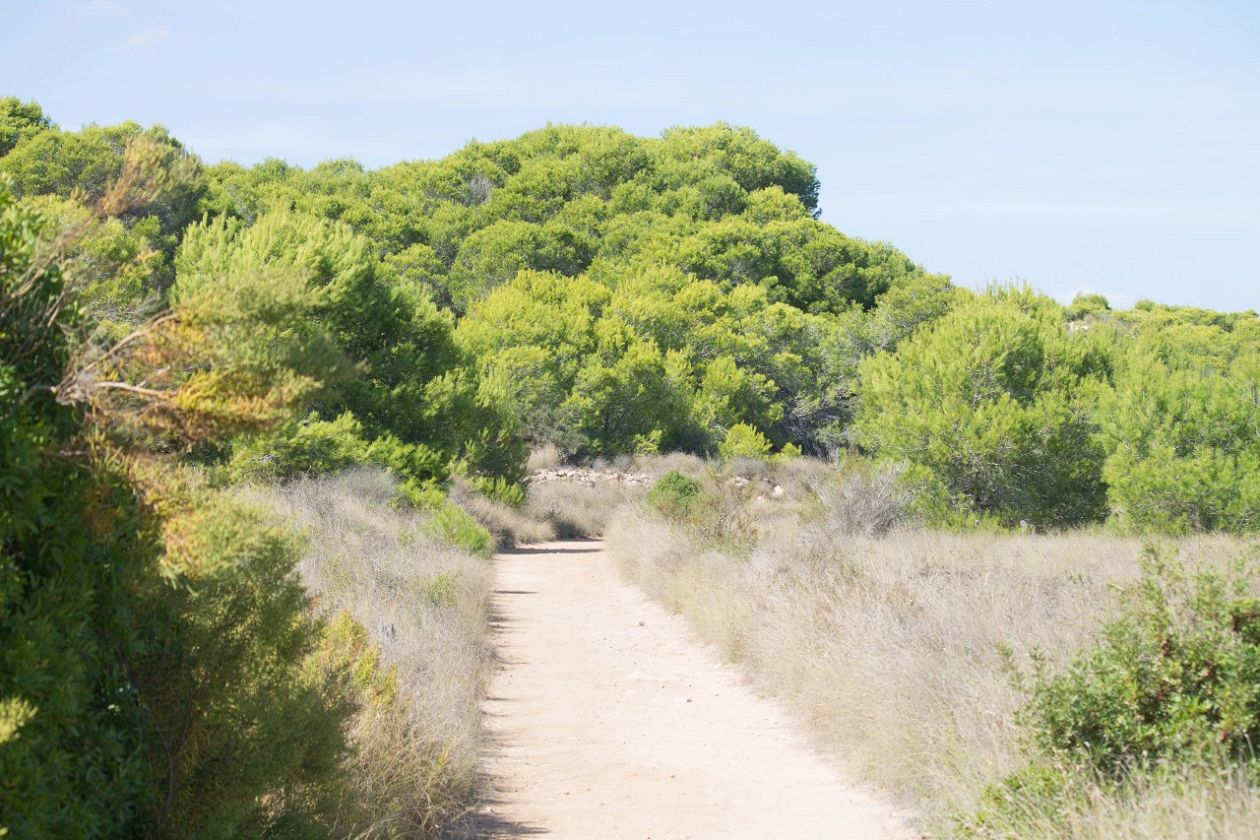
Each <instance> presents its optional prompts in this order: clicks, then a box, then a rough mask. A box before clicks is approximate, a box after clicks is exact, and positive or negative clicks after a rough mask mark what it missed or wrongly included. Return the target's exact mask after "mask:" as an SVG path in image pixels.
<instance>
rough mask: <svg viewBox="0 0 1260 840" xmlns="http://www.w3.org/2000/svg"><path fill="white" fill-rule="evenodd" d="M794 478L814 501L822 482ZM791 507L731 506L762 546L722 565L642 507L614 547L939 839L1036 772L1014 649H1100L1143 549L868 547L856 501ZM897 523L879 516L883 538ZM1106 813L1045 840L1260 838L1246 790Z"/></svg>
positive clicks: (1213, 548)
mask: <svg viewBox="0 0 1260 840" xmlns="http://www.w3.org/2000/svg"><path fill="white" fill-rule="evenodd" d="M795 469H797V470H799V471H801V472H803V473H804V474H803V475H802V476H801V477H800V479H799V480H800V483H802V484H808V483H809V482H811V481H816V480H817V478H818V475H819V474H818V473H817V471H816V468H812V467H811V468H805V467H801V466H797V467H795ZM777 480H780V481H784V480H786V479H784V478H783V477H779V478H778V479H777ZM877 486H882V484H877ZM792 495H793V494H790V493H785V494H783V495H782V496H781V497H780V498H778V499H766V498H765V497H764V496H758V495H752V494H745V496H744V497H743V500H742V502H741V501H739V500H736V501H735V502H733V503H732V502H729V501H727V502H724V504H726V505H730V504H737V505H738V504H742V505H743V506H744V507H745V508H747V509H748V510H750V511H753V512H754V513H753V515H751V516H749V517H746V518H747V519H748V520H750V521H751V522H752V526H751V532H752V534H753V536H752V537H751V539H748V540H744V541H736V542H735V543H728V544H727V545H728V547H727V548H725V549H720V548H716V547H715V545H721V544H722V543H720V542H718V543H715V541H714V540H713V538H712V535H711V534H709V535H707V536H706V535H705V529H704V528H696V527H689V526H682V525H679V524H677V523H671V522H667V521H665V520H663V519H662V518H660V517H659V516H657V515H655V514H653V513H649V512H646V511H644V510H643V509H642V508H640V509H638V510H635V511H633V512H628V513H627V514H626V515H624V516H622V517H620V518H619V519H618V521H617V522H616V523H615V524H614V526H613V527H612V528H611V529H610V531H609V533H608V536H607V539H608V543H609V545H610V547H611V549H612V550H613V551H614V552H616V553H617V554H618V555H619V556H620V557H621V558H622V560H623V562H624V564H625V568H626V571H627V573H628V575H629V576H631V577H632V578H633V579H635V580H636V581H638V582H639V583H640V584H641V585H643V586H644V587H645V588H646V589H647V590H648V591H649V592H650V593H651V594H653V595H654V596H655V597H657V598H658V599H660V600H661V601H663V602H664V603H665V604H666V605H667V606H668V607H670V608H671V609H673V610H675V611H677V612H680V613H682V614H684V615H685V616H686V617H687V618H688V619H689V620H690V621H691V623H692V624H693V625H694V626H695V628H696V629H697V631H698V633H699V634H700V635H701V636H702V637H703V638H704V639H706V640H707V641H710V642H712V643H714V644H715V645H717V646H719V647H720V648H721V649H722V650H723V651H724V652H725V653H726V655H728V656H729V657H731V658H732V659H734V660H737V661H739V662H741V663H743V664H745V665H746V666H747V667H748V669H749V672H750V673H751V675H752V677H753V678H754V680H755V681H756V682H757V683H758V684H759V686H760V687H761V688H762V689H763V690H765V691H767V693H770V694H773V695H777V696H779V697H781V698H783V699H784V700H785V701H786V702H787V703H788V704H789V705H790V706H791V707H792V708H793V709H794V710H795V711H796V712H797V713H798V714H800V715H801V716H802V717H803V718H805V719H806V720H807V721H808V724H809V726H810V728H811V730H812V731H813V732H814V733H815V734H816V735H817V737H818V739H819V742H820V744H821V745H823V746H824V747H825V748H827V749H828V750H830V751H832V752H834V753H835V754H836V755H837V756H838V757H840V758H841V759H842V760H843V761H845V762H847V763H849V764H850V765H851V766H852V768H853V769H854V770H855V771H856V772H858V773H860V774H861V775H862V776H864V777H865V778H867V779H870V780H872V781H874V782H876V783H877V784H879V785H880V786H882V787H884V788H885V789H887V790H890V791H892V792H893V793H894V794H896V795H897V796H899V797H900V798H901V800H902V801H903V802H905V803H906V804H907V805H909V806H910V807H913V808H914V809H916V810H917V811H918V812H919V813H920V814H921V816H922V822H923V825H924V826H926V827H936V828H940V827H941V826H943V825H944V824H946V822H947V821H948V819H949V818H950V817H951V816H952V815H954V814H956V813H969V812H971V811H972V810H974V809H975V807H976V805H977V802H978V800H979V798H980V795H981V793H982V791H983V790H984V788H985V787H986V786H987V785H989V784H991V783H993V782H995V781H997V780H999V779H1000V778H1001V777H1002V776H1004V775H1005V774H1007V773H1009V772H1010V771H1012V770H1014V769H1016V768H1017V767H1018V766H1019V765H1020V763H1021V758H1022V757H1021V754H1020V747H1019V744H1020V733H1019V732H1018V731H1017V729H1016V726H1015V724H1014V721H1013V713H1014V711H1015V710H1016V709H1017V708H1018V707H1019V706H1020V705H1021V703H1022V701H1023V696H1022V695H1021V693H1020V692H1019V691H1018V690H1017V689H1016V688H1015V687H1014V686H1013V685H1012V681H1011V679H1010V677H1009V675H1008V673H1007V672H1006V670H1005V669H1004V667H1003V658H1002V656H1001V655H1000V654H999V652H998V651H999V646H1000V645H1004V644H1005V645H1010V646H1011V648H1013V650H1014V651H1015V654H1016V658H1017V660H1018V661H1023V662H1026V661H1027V656H1028V653H1029V652H1030V651H1032V650H1034V649H1040V650H1042V651H1044V652H1045V653H1046V654H1047V655H1048V656H1049V658H1050V660H1051V661H1052V662H1053V661H1056V660H1062V659H1063V658H1064V657H1066V656H1067V655H1068V654H1069V653H1070V652H1072V651H1074V650H1076V649H1078V648H1080V647H1082V646H1084V645H1086V644H1088V643H1090V642H1091V641H1092V640H1093V639H1094V638H1095V636H1096V632H1097V629H1098V627H1099V624H1100V623H1101V621H1102V620H1104V619H1105V618H1106V617H1107V616H1108V615H1109V614H1111V612H1112V611H1113V609H1114V608H1115V606H1116V603H1117V591H1118V588H1119V587H1120V586H1123V585H1124V584H1126V583H1128V582H1130V581H1132V580H1134V579H1135V578H1136V576H1137V575H1138V572H1139V562H1138V561H1139V557H1140V555H1141V552H1142V545H1141V544H1140V543H1139V542H1138V541H1136V540H1130V539H1120V538H1116V537H1111V536H1107V535H1104V534H1091V533H1083V532H1082V533H1068V534H1061V535H1045V536H1023V535H996V534H949V533H941V532H929V531H922V530H914V529H907V528H904V527H903V528H901V529H896V530H893V531H891V532H890V533H888V534H887V535H886V536H883V537H876V536H864V535H862V534H861V533H860V532H861V531H863V530H866V529H864V528H862V527H859V526H857V525H855V524H854V522H853V521H852V520H853V516H854V513H853V508H852V505H849V502H850V501H852V500H848V501H846V500H847V499H848V497H847V496H846V495H845V494H844V493H843V492H839V491H836V492H834V493H833V494H832V496H831V497H830V499H828V498H827V497H826V494H824V497H823V499H822V500H821V504H822V505H823V506H824V510H823V511H821V512H820V511H818V510H817V509H814V510H809V511H808V512H809V517H808V521H802V518H801V516H800V515H799V514H800V513H802V512H804V511H807V510H808V508H809V504H808V503H806V502H805V501H804V500H803V499H802V500H793V498H792ZM893 496H895V494H889V496H888V497H889V498H892V497H893ZM894 501H895V499H894ZM828 503H830V504H831V505H832V508H831V509H829V510H828V509H827V508H826V505H827V504H828ZM814 504H815V505H817V504H820V502H818V501H815V502H814ZM846 505H849V507H848V508H845V506H846ZM892 507H895V505H892ZM889 509H890V508H889V507H888V506H885V505H879V506H877V509H876V514H878V515H879V516H880V517H882V519H881V521H882V522H887V521H888V511H889ZM881 527H882V526H881ZM872 530H875V531H878V530H879V529H878V528H875V529H872ZM854 532H859V533H854ZM1240 549H1241V546H1240V543H1239V542H1238V541H1236V540H1230V539H1224V538H1220V539H1211V540H1208V539H1204V540H1202V541H1197V540H1193V541H1186V542H1184V543H1182V545H1181V550H1182V553H1183V555H1185V556H1187V557H1189V558H1191V559H1192V560H1193V561H1195V562H1201V563H1208V564H1213V565H1215V564H1217V563H1222V562H1225V561H1227V560H1228V559H1230V558H1232V557H1235V556H1237V555H1238V553H1239V552H1240ZM1231 785H1232V787H1231ZM1097 800H1098V804H1097V806H1096V807H1093V806H1091V807H1089V808H1086V809H1085V810H1084V811H1082V813H1080V814H1078V815H1076V816H1074V817H1073V818H1072V819H1073V820H1075V822H1072V823H1071V824H1070V826H1069V828H1070V832H1069V833H1068V834H1067V835H1063V834H1060V833H1059V831H1060V830H1059V829H1057V828H1054V827H1052V826H1047V827H1045V829H1044V832H1043V833H1044V835H1045V836H1097V837H1104V836H1112V837H1120V836H1138V837H1141V836H1152V837H1154V836H1160V837H1169V836H1192V835H1185V834H1181V833H1178V832H1177V831H1175V830H1174V829H1175V827H1176V826H1178V825H1191V824H1193V821H1194V819H1195V817H1194V814H1195V813H1198V811H1197V810H1196V809H1198V808H1200V806H1202V807H1207V805H1208V804H1209V800H1210V801H1211V802H1217V800H1219V804H1220V805H1221V808H1220V809H1219V813H1220V814H1222V815H1224V816H1221V817H1220V819H1222V820H1225V822H1222V823H1221V824H1220V825H1219V826H1217V827H1216V828H1219V829H1220V830H1221V831H1225V832H1226V834H1227V833H1228V830H1237V829H1240V828H1242V827H1243V826H1246V832H1245V833H1246V834H1251V835H1252V836H1254V835H1255V832H1256V829H1254V828H1252V827H1251V826H1252V825H1253V824H1254V823H1251V822H1236V821H1235V817H1234V816H1228V815H1235V816H1236V817H1237V818H1238V819H1240V820H1241V819H1243V818H1247V819H1250V818H1251V817H1253V816H1254V814H1255V812H1256V810H1257V801H1256V798H1255V794H1254V793H1253V792H1251V790H1250V789H1247V790H1245V791H1243V790H1241V789H1240V788H1239V786H1238V785H1237V784H1236V783H1233V782H1222V783H1220V784H1218V785H1217V786H1216V787H1211V786H1209V787H1207V788H1204V787H1203V786H1202V785H1200V786H1198V787H1194V786H1191V785H1186V786H1183V790H1182V792H1181V793H1178V792H1177V791H1176V790H1174V789H1172V788H1169V787H1166V788H1161V789H1159V790H1157V791H1156V790H1152V791H1151V795H1150V796H1140V797H1138V798H1137V799H1136V800H1135V801H1134V802H1131V803H1128V804H1125V803H1118V802H1116V801H1115V800H1113V799H1106V798H1105V797H1101V796H1099V797H1097ZM1104 800H1105V801H1104ZM1213 807H1215V806H1213ZM1108 809H1111V810H1108ZM1161 825H1167V826H1169V827H1170V828H1169V829H1168V831H1170V832H1172V833H1168V832H1165V831H1163V829H1160V828H1159V826H1161ZM1090 826H1095V828H1090ZM1144 826H1145V827H1144ZM1078 830H1079V832H1080V833H1079V834H1075V833H1073V832H1077V831H1078ZM1213 830H1215V829H1213ZM1143 832H1146V833H1143ZM1152 832H1153V833H1152ZM1226 834H1220V835H1219V836H1226ZM1193 836H1209V835H1206V834H1205V835H1193ZM1236 836H1241V835H1236Z"/></svg>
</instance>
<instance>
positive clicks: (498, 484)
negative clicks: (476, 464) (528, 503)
mask: <svg viewBox="0 0 1260 840" xmlns="http://www.w3.org/2000/svg"><path fill="white" fill-rule="evenodd" d="M472 485H473V487H475V488H477V492H478V493H480V494H481V495H483V496H485V497H486V498H487V499H490V500H492V501H495V502H498V503H499V504H503V505H507V506H508V507H510V508H519V507H520V506H521V505H523V504H525V486H524V485H522V484H517V483H515V482H512V481H508V480H507V479H504V478H498V477H495V478H490V477H488V476H476V477H475V478H473V479H472Z"/></svg>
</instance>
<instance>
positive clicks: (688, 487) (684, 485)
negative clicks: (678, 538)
mask: <svg viewBox="0 0 1260 840" xmlns="http://www.w3.org/2000/svg"><path fill="white" fill-rule="evenodd" d="M647 501H648V504H650V505H651V506H652V507H654V508H656V509H657V510H658V511H660V512H661V513H663V514H665V515H666V516H668V517H671V518H674V519H688V518H690V517H692V516H694V515H695V514H696V513H697V512H699V510H700V505H701V503H702V502H703V495H702V491H701V487H700V484H699V482H697V481H696V480H695V479H692V478H688V477H687V476H685V475H683V474H682V473H680V472H678V470H670V471H669V472H667V473H665V474H664V475H663V476H661V477H660V478H658V479H657V480H656V483H655V484H653V485H652V489H651V490H649V491H648V495H647Z"/></svg>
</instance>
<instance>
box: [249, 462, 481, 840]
mask: <svg viewBox="0 0 1260 840" xmlns="http://www.w3.org/2000/svg"><path fill="white" fill-rule="evenodd" d="M253 492H255V493H258V494H263V495H265V499H264V500H265V501H269V502H270V503H271V504H272V505H273V506H274V507H275V508H276V509H277V510H278V511H279V512H280V513H282V514H283V515H285V516H286V517H288V518H289V519H291V520H292V521H293V523H294V524H295V525H296V526H297V527H299V528H301V529H302V530H303V531H305V532H306V533H307V534H308V535H309V547H308V550H307V552H306V556H305V557H304V559H303V560H302V562H301V564H300V566H299V572H300V574H301V577H302V580H303V582H304V583H305V585H306V586H307V588H308V589H309V590H310V591H311V592H312V593H313V594H314V596H315V598H316V604H317V607H318V608H319V609H320V610H321V611H323V612H325V613H327V614H329V615H333V614H336V613H339V612H341V611H346V612H349V613H350V614H351V616H353V617H354V619H355V620H356V621H358V622H359V623H360V624H361V625H363V627H365V628H366V630H367V632H368V634H369V637H370V639H371V641H372V643H373V644H375V645H376V646H377V647H379V649H380V652H381V659H382V662H383V664H385V665H387V666H389V667H392V668H393V669H395V670H396V676H397V682H398V687H399V691H400V692H401V695H402V699H403V700H404V702H403V703H401V704H398V707H399V708H398V709H397V710H395V711H394V712H392V713H391V712H390V711H389V710H381V709H376V708H371V709H367V710H365V711H364V712H363V713H361V714H360V715H359V717H358V719H357V720H356V722H355V725H354V730H353V732H352V736H353V740H354V742H355V745H356V748H357V757H356V759H355V768H354V772H353V783H354V785H355V787H356V788H357V791H356V794H355V795H356V796H358V797H360V798H363V799H366V800H367V801H370V802H373V803H376V805H377V808H376V809H375V813H373V814H372V821H371V824H370V825H368V826H357V827H356V829H355V830H356V831H357V832H358V833H356V834H355V836H373V837H377V836H389V837H399V836H405V837H411V836H436V834H437V832H438V831H439V829H440V828H444V829H449V828H450V827H451V826H452V825H454V824H456V823H458V822H459V821H460V820H461V818H462V817H463V816H464V815H465V814H466V812H467V810H468V809H469V808H470V807H471V805H472V804H473V802H474V800H475V795H476V770H477V761H478V754H479V749H480V743H479V741H480V731H481V711H480V702H481V697H482V693H483V690H484V686H485V684H486V681H487V677H488V669H489V665H490V646H489V641H488V637H489V630H488V603H489V594H490V588H491V582H490V568H489V565H488V564H487V563H486V562H485V561H483V560H480V559H477V558H474V557H470V556H468V555H466V554H463V553H461V552H459V551H457V550H455V549H452V548H449V547H446V546H442V545H439V544H437V543H434V542H433V541H432V540H430V539H429V538H427V537H425V536H424V534H423V531H422V525H423V520H422V519H421V517H420V516H419V515H417V514H415V513H414V512H406V511H403V510H399V509H397V508H395V507H393V506H391V504H390V503H391V500H392V499H393V497H394V494H395V491H394V485H393V482H392V480H391V479H389V478H388V477H387V476H386V475H385V474H383V473H380V472H371V471H355V472H349V473H344V474H342V475H340V476H337V477H332V478H322V479H317V480H310V481H301V482H296V483H294V484H290V485H288V486H287V487H284V488H281V489H277V490H268V491H253Z"/></svg>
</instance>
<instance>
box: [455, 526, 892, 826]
mask: <svg viewBox="0 0 1260 840" xmlns="http://www.w3.org/2000/svg"><path fill="white" fill-rule="evenodd" d="M495 562H496V566H497V569H496V591H495V596H494V610H495V618H496V621H497V628H498V629H497V638H496V643H497V649H498V653H499V656H500V658H501V659H502V662H501V668H500V670H498V671H497V673H496V675H495V677H494V679H493V681H492V684H491V687H490V692H489V699H488V700H487V702H486V711H487V727H488V729H489V734H490V741H491V747H490V755H489V756H488V757H487V765H488V767H487V769H488V772H489V774H490V776H491V780H492V783H493V785H494V787H495V789H496V790H495V795H494V797H493V798H492V801H490V802H489V803H488V804H487V805H486V806H485V807H484V808H483V811H482V813H481V815H480V818H479V822H480V825H481V832H482V836H485V837H493V838H509V837H530V836H545V837H548V838H582V840H604V838H608V839H609V840H613V839H614V838H640V840H642V838H651V840H673V839H674V838H696V839H697V840H709V838H714V839H715V840H716V839H717V838H721V839H722V840H725V838H758V840H770V838H784V840H788V838H791V840H812V838H819V839H820V840H821V838H827V840H846V839H847V838H853V840H861V839H862V838H885V837H905V836H907V835H906V832H905V831H904V828H903V827H902V826H901V825H900V824H899V822H898V821H897V819H896V817H895V815H894V814H893V812H892V811H891V810H890V809H889V808H888V806H886V805H884V804H882V803H881V802H879V801H878V800H877V799H876V798H875V797H874V796H873V795H872V794H870V793H869V792H867V791H865V790H864V789H862V788H860V787H856V786H854V785H851V784H846V783H845V781H844V780H843V779H842V778H841V776H840V775H839V773H838V772H837V771H836V770H835V769H834V768H833V767H831V766H830V765H828V764H827V763H826V762H825V761H824V760H822V759H821V758H819V757H818V756H817V755H815V754H814V753H812V752H811V751H810V750H809V749H808V748H807V747H806V746H804V744H802V743H801V741H800V740H798V738H797V737H796V735H795V734H794V733H793V731H792V729H791V727H790V725H789V721H788V719H787V718H786V716H785V715H784V714H783V713H782V712H780V711H779V710H778V708H777V707H776V706H775V705H774V704H772V703H771V702H769V701H767V700H764V699H761V698H759V697H758V696H757V695H756V694H755V693H754V692H753V691H752V690H751V689H749V688H748V687H746V686H745V685H744V684H743V683H742V681H741V680H740V677H739V675H738V672H737V671H736V670H735V669H734V668H732V667H730V666H725V665H723V664H721V663H720V662H719V661H718V660H717V659H716V657H715V656H714V655H713V654H712V652H711V651H709V650H707V649H705V648H703V647H701V646H700V645H699V644H697V643H696V642H694V641H693V640H692V638H691V636H690V634H689V632H688V630H687V628H686V626H685V625H684V624H683V623H682V620H681V619H679V618H677V617H674V616H670V615H668V614H667V613H666V612H665V611H664V610H663V609H662V608H660V607H659V606H657V605H656V604H655V603H653V602H651V601H649V600H648V599H647V597H646V596H645V595H644V594H643V593H642V592H641V591H639V590H638V589H636V588H635V587H632V586H628V585H626V584H624V583H622V582H621V580H620V578H619V576H618V572H617V568H616V564H615V562H614V561H613V560H612V559H611V558H610V556H609V555H608V554H607V553H606V552H605V551H604V550H603V546H602V545H601V544H599V543H595V542H568V543H550V544H547V545H544V546H537V547H531V548H526V549H519V550H517V551H514V552H511V553H508V554H502V555H499V556H498V557H497V558H496V561H495Z"/></svg>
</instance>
